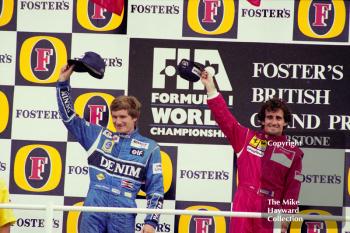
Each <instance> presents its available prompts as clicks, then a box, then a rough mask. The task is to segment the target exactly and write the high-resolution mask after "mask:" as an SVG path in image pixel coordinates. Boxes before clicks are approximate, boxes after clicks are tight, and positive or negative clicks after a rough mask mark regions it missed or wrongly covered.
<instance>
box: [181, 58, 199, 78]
mask: <svg viewBox="0 0 350 233" xmlns="http://www.w3.org/2000/svg"><path fill="white" fill-rule="evenodd" d="M203 69H204V65H202V64H200V63H198V62H194V61H190V60H187V59H182V60H181V61H180V63H179V65H178V66H177V71H178V73H179V75H180V77H181V78H183V79H186V80H187V81H189V82H197V81H198V80H199V79H200V78H201V73H202V71H203Z"/></svg>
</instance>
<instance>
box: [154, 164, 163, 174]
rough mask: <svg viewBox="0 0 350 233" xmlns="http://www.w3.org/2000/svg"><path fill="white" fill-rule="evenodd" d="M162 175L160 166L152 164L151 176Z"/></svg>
mask: <svg viewBox="0 0 350 233" xmlns="http://www.w3.org/2000/svg"><path fill="white" fill-rule="evenodd" d="M161 173H162V164H161V163H154V164H153V174H161Z"/></svg>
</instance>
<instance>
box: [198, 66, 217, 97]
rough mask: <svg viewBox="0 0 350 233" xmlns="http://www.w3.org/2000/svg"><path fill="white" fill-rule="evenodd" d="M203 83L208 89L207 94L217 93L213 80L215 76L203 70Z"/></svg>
mask: <svg viewBox="0 0 350 233" xmlns="http://www.w3.org/2000/svg"><path fill="white" fill-rule="evenodd" d="M201 82H202V83H203V85H204V86H205V88H206V89H207V93H208V94H209V93H213V92H216V91H217V90H216V87H215V83H214V79H213V74H211V73H209V72H208V71H207V70H203V71H202V73H201Z"/></svg>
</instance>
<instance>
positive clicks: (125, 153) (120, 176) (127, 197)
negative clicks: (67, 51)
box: [57, 65, 164, 233]
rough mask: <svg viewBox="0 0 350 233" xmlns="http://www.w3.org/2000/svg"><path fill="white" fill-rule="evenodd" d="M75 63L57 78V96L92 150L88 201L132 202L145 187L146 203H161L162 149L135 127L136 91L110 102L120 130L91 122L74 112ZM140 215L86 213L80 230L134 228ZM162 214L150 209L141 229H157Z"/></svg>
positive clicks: (116, 232) (71, 126) (148, 232)
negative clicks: (112, 129) (73, 85)
mask: <svg viewBox="0 0 350 233" xmlns="http://www.w3.org/2000/svg"><path fill="white" fill-rule="evenodd" d="M73 67H74V65H73V66H70V67H69V66H68V65H65V66H64V67H63V68H62V69H61V73H60V77H59V80H58V83H57V101H58V107H59V112H60V115H61V117H62V120H63V123H64V125H65V126H66V127H67V129H68V130H69V132H71V133H72V134H73V135H74V136H75V138H76V139H77V140H78V142H79V143H80V144H81V145H82V146H83V147H84V149H85V150H86V151H87V155H88V164H89V176H90V186H89V191H88V194H87V197H86V199H85V203H84V205H85V206H104V207H131V208H135V207H136V203H135V198H136V195H137V193H138V192H139V190H140V188H141V186H142V187H143V190H145V192H146V198H147V208H150V209H161V208H162V207H163V196H164V188H163V175H162V166H161V158H160V148H159V146H158V145H157V143H156V142H155V141H153V140H151V139H149V138H146V137H143V136H141V135H140V134H139V133H138V130H137V128H136V122H137V119H138V118H139V116H140V108H141V104H140V102H139V101H138V100H137V99H136V98H135V97H132V96H120V97H117V98H115V99H114V100H113V102H112V103H111V106H110V111H111V116H112V120H113V124H114V126H115V128H116V130H117V133H115V132H112V131H110V130H108V129H106V128H104V127H102V126H99V125H95V124H90V123H89V122H87V121H85V120H84V119H82V118H80V117H79V116H78V115H77V114H76V113H75V112H74V107H73V103H72V99H71V95H70V89H71V87H70V85H69V78H70V76H71V74H72V72H73ZM135 216H136V214H120V213H102V212H101V213H99V212H83V213H82V218H81V223H80V228H79V229H80V232H81V233H105V232H108V233H112V232H113V233H134V232H135ZM158 221H159V214H148V215H147V216H146V218H145V224H144V226H143V229H142V233H154V232H155V229H156V227H157V225H158Z"/></svg>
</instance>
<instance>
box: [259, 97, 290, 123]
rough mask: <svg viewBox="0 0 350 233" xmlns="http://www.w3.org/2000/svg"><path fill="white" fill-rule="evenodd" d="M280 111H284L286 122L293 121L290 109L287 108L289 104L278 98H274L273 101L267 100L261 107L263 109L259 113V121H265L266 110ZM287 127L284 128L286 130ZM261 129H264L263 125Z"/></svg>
mask: <svg viewBox="0 0 350 233" xmlns="http://www.w3.org/2000/svg"><path fill="white" fill-rule="evenodd" d="M278 109H281V110H282V111H283V116H284V121H285V122H286V123H287V125H288V123H289V122H290V121H291V119H292V114H291V112H290V110H289V108H288V107H287V103H286V102H285V101H284V100H282V99H279V98H277V97H273V98H272V99H269V100H267V101H266V102H265V103H264V104H263V105H262V106H261V109H260V112H259V113H258V120H259V121H260V122H262V121H264V120H265V112H266V110H267V111H272V112H274V111H276V110H278ZM286 127H287V126H285V127H284V129H285V128H286ZM261 128H264V126H263V125H261Z"/></svg>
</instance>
